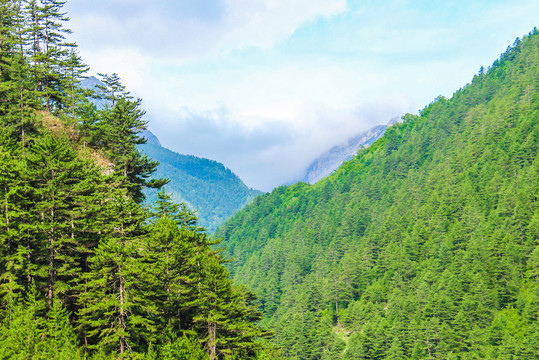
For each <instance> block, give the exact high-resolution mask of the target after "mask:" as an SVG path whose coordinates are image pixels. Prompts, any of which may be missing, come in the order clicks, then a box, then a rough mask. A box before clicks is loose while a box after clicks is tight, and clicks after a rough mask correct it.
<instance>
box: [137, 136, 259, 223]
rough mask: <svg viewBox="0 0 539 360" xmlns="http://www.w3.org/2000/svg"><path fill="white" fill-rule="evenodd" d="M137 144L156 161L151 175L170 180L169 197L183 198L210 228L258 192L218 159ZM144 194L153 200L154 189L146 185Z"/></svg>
mask: <svg viewBox="0 0 539 360" xmlns="http://www.w3.org/2000/svg"><path fill="white" fill-rule="evenodd" d="M138 148H139V150H141V151H142V152H143V153H144V154H146V155H147V156H148V157H149V158H151V159H153V160H156V161H158V162H159V165H158V166H157V170H156V172H155V173H154V175H153V176H154V177H156V178H168V179H169V180H170V182H169V183H168V184H167V185H166V186H165V190H166V192H167V193H170V195H171V198H172V200H174V201H175V202H178V203H180V202H184V203H186V204H187V205H188V207H189V208H190V209H191V210H193V211H196V212H197V216H198V218H199V220H200V225H202V226H204V227H205V228H207V229H208V231H209V232H212V231H214V230H215V228H216V227H217V226H219V225H221V224H222V223H223V222H224V221H225V220H226V219H228V218H229V217H230V216H232V215H233V214H234V213H235V212H236V211H237V210H239V209H241V208H242V207H243V206H245V205H246V204H247V203H249V202H250V201H251V200H252V199H253V198H254V197H255V196H257V195H259V194H261V192H260V191H257V190H253V189H249V188H248V187H247V186H246V185H245V184H244V183H243V182H242V181H241V179H240V178H239V177H238V176H237V175H236V174H234V173H233V172H232V171H230V170H229V169H227V168H226V167H225V166H224V165H223V164H221V163H219V162H217V161H213V160H209V159H204V158H199V157H196V156H192V155H181V154H178V153H176V152H174V151H171V150H169V149H166V148H164V147H162V146H160V145H158V144H155V143H146V144H142V145H139V146H138ZM145 194H146V196H147V198H148V199H149V200H154V199H155V198H156V195H157V191H156V190H152V189H147V190H146V192H145Z"/></svg>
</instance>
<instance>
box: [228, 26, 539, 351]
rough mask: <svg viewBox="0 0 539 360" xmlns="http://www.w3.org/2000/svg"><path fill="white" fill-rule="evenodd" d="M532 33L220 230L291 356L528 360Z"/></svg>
mask: <svg viewBox="0 0 539 360" xmlns="http://www.w3.org/2000/svg"><path fill="white" fill-rule="evenodd" d="M538 150H539V33H538V32H537V30H536V29H534V31H533V32H532V33H530V35H528V36H526V37H524V38H523V39H522V40H519V39H517V41H515V44H514V45H513V46H512V47H509V48H508V49H507V51H506V52H505V53H504V54H503V55H501V57H500V59H498V60H496V61H495V62H494V64H493V65H492V66H491V67H490V68H489V69H488V71H487V70H484V69H481V70H480V72H479V74H478V75H476V76H475V77H474V78H473V81H472V82H471V84H468V85H466V86H464V87H463V88H462V89H460V90H459V91H457V92H456V93H455V94H454V95H453V97H452V98H451V99H446V98H443V97H439V98H437V99H436V100H435V101H433V102H432V103H431V104H430V105H428V106H427V107H425V108H424V109H423V110H422V111H421V112H420V115H419V116H416V115H410V114H408V115H406V116H404V121H403V123H402V124H396V125H394V126H392V127H391V128H389V129H388V130H387V132H386V134H385V136H384V137H383V138H381V139H380V140H378V141H377V142H376V143H375V144H373V145H372V146H371V147H369V148H368V149H365V150H361V151H360V152H359V154H358V156H357V157H355V158H353V159H352V160H350V161H348V162H347V163H345V164H344V165H343V166H341V167H340V168H339V169H338V170H337V171H336V172H335V173H334V174H333V175H331V176H329V177H327V178H325V179H323V180H321V181H320V182H318V183H317V184H316V185H313V186H311V185H307V184H304V183H299V184H296V185H293V186H291V187H280V188H277V189H275V190H274V191H273V192H272V193H271V194H266V195H263V196H260V197H258V198H256V199H255V200H254V202H253V203H252V204H251V205H249V206H248V207H247V208H245V209H244V210H243V211H241V212H239V213H237V214H236V215H235V216H234V217H233V218H231V219H230V220H229V221H228V222H227V223H226V224H225V225H224V226H222V227H221V228H220V229H219V230H218V231H217V235H218V236H221V237H223V238H224V245H226V247H227V248H228V250H227V254H228V255H231V256H233V258H234V260H233V262H231V263H230V264H229V268H230V270H231V272H232V274H233V277H234V279H235V281H236V282H238V283H244V284H246V285H247V286H248V287H249V288H250V289H252V290H254V291H255V292H256V293H258V294H259V296H260V297H261V299H260V305H261V309H262V311H263V314H264V317H263V319H262V323H263V325H264V326H266V327H268V328H269V329H271V330H272V331H273V333H274V335H273V341H274V342H275V343H276V344H278V345H279V346H282V347H283V351H284V353H285V355H286V357H287V358H289V359H537V358H539V321H538V317H539V202H538V195H539V157H538Z"/></svg>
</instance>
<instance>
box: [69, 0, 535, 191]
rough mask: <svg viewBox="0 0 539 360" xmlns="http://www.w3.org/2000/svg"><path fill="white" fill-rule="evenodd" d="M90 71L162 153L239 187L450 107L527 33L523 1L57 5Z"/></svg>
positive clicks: (293, 170)
mask: <svg viewBox="0 0 539 360" xmlns="http://www.w3.org/2000/svg"><path fill="white" fill-rule="evenodd" d="M66 10H67V11H68V14H69V16H70V18H71V20H72V21H71V22H70V24H69V27H70V28H71V29H72V30H73V31H74V34H73V39H74V40H75V41H76V42H77V43H78V44H79V50H80V53H81V56H82V57H83V58H84V59H85V60H86V62H87V63H88V64H89V65H90V66H91V68H92V70H91V73H97V72H103V73H113V72H116V73H118V74H119V75H120V77H121V78H122V79H123V81H124V83H125V85H126V86H127V87H128V89H130V90H131V91H132V93H133V94H134V95H136V96H138V97H141V98H142V99H143V107H144V108H145V109H146V110H147V119H148V120H149V121H150V123H149V128H150V130H152V131H153V132H154V133H155V134H156V135H157V136H158V137H159V139H160V140H161V142H162V143H163V145H164V146H166V147H168V148H170V149H172V150H175V151H178V152H180V153H185V154H193V155H197V156H202V157H208V158H211V159H215V160H218V161H221V162H223V163H224V164H225V165H226V166H228V167H229V168H231V169H232V170H233V171H234V172H236V173H237V174H238V175H239V176H240V177H241V178H242V179H243V180H244V181H245V182H246V183H247V185H249V186H251V187H255V188H258V189H261V190H271V188H273V187H274V186H277V185H280V184H283V183H286V182H288V181H290V180H291V179H294V178H296V177H299V176H300V175H301V173H302V171H303V170H304V169H305V168H306V167H307V166H308V165H309V163H310V162H311V161H312V160H313V159H314V158H315V157H317V156H318V155H319V154H320V153H322V152H323V151H325V150H327V149H329V148H331V147H332V146H334V145H336V144H338V143H340V142H342V141H345V140H346V139H348V138H350V137H352V136H354V135H356V134H358V133H360V132H362V131H364V130H367V129H369V128H370V127H372V126H374V125H377V124H384V123H387V122H388V121H389V120H390V119H391V118H393V117H395V116H402V115H403V114H405V113H406V112H417V111H418V110H419V109H421V108H423V107H424V106H425V105H427V104H428V103H429V102H431V101H432V100H433V99H434V98H435V97H437V96H438V95H444V96H446V97H450V96H451V95H452V93H453V92H454V91H456V90H458V89H459V88H460V87H462V86H464V85H465V84H466V83H467V82H469V81H470V80H471V78H472V77H473V75H474V74H475V73H477V71H478V69H479V68H480V67H481V66H485V67H488V66H489V65H490V64H492V62H493V61H494V60H495V59H496V58H497V57H498V56H499V55H500V53H502V52H503V51H505V49H506V48H507V46H508V45H511V44H512V43H513V41H514V40H515V38H516V37H517V36H518V37H520V36H522V35H524V34H526V33H528V32H529V31H531V30H532V29H533V27H534V26H538V19H539V2H538V1H536V0H510V1H507V0H503V1H502V0H490V1H481V0H480V1H471V0H468V1H444V2H435V1H423V0H419V1H411V0H409V1H406V0H394V1H392V0H386V1H374V0H371V1H368V0H363V1H358V0H353V1H352V0H350V1H346V0H176V1H174V0H153V1H147V0H130V1H127V0H92V1H87V0H71V1H69V2H68V4H67V5H66Z"/></svg>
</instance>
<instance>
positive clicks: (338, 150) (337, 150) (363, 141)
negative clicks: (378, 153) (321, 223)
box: [300, 117, 400, 184]
mask: <svg viewBox="0 0 539 360" xmlns="http://www.w3.org/2000/svg"><path fill="white" fill-rule="evenodd" d="M399 121H400V118H399V117H395V118H392V119H391V120H390V121H389V122H388V123H387V124H386V125H377V126H375V127H373V128H371V129H369V130H367V131H365V132H363V133H361V134H358V135H356V136H354V137H352V138H350V139H348V140H347V141H346V142H344V143H342V144H340V145H337V146H334V147H332V148H331V149H329V150H328V151H326V152H325V153H323V154H322V155H320V156H319V157H317V158H316V159H315V160H314V161H313V162H312V163H311V164H310V165H309V167H307V170H306V171H305V175H304V176H303V178H301V180H300V181H303V182H306V183H309V184H314V183H316V182H317V181H318V180H321V179H323V178H325V177H326V176H328V175H329V174H331V173H332V172H333V171H334V170H336V169H337V168H338V167H339V166H341V165H342V163H343V162H345V161H347V160H350V159H351V158H352V157H354V156H355V155H356V154H357V152H358V150H359V149H360V148H362V147H364V148H366V147H368V146H369V145H371V144H372V143H374V142H375V141H376V140H378V139H379V138H380V137H382V135H384V133H385V131H386V129H387V128H388V127H390V126H391V125H393V124H395V123H397V122H399Z"/></svg>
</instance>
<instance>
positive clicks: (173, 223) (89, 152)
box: [0, 0, 270, 360]
mask: <svg viewBox="0 0 539 360" xmlns="http://www.w3.org/2000/svg"><path fill="white" fill-rule="evenodd" d="M64 4H65V0H0V14H1V17H0V19H1V24H0V124H1V126H0V358H2V359H79V358H85V359H86V358H88V359H90V358H98V359H108V358H110V359H117V358H122V359H211V360H213V359H265V358H267V356H269V354H270V350H266V346H265V345H264V341H263V340H262V339H263V337H264V336H265V335H266V332H265V331H263V330H261V329H260V328H259V327H258V326H257V325H256V321H257V320H258V319H259V317H260V312H259V311H258V309H257V306H256V304H255V300H256V297H255V295H254V294H253V293H252V292H250V291H249V290H247V289H246V288H245V287H243V286H236V285H233V283H232V280H231V278H230V275H229V272H228V271H227V270H226V268H225V267H224V263H225V262H226V259H225V257H224V256H223V255H222V251H221V250H219V245H218V242H217V241H214V240H212V239H210V238H209V237H208V236H207V235H206V231H205V229H204V228H202V227H200V226H199V225H198V222H197V218H196V216H195V214H194V213H193V212H191V211H189V210H188V209H187V208H186V206H185V205H183V204H175V203H174V202H172V201H171V199H170V195H169V194H167V193H166V192H165V191H160V192H158V193H157V195H156V200H155V201H154V202H153V203H151V204H150V205H149V206H143V205H142V204H143V203H144V198H145V196H144V191H145V189H156V191H157V189H159V188H161V187H162V186H163V185H164V184H165V183H166V182H167V181H168V180H167V179H162V178H155V177H154V178H151V175H152V173H153V172H154V171H155V169H156V166H157V162H155V161H153V160H151V159H149V158H148V157H147V156H145V155H141V154H140V153H139V152H138V151H137V149H136V146H138V145H141V144H142V143H144V141H145V140H144V138H143V137H142V136H141V135H140V134H141V132H142V131H143V130H144V129H145V128H146V122H145V121H144V110H143V109H142V108H141V106H142V103H141V100H140V99H137V98H134V97H133V96H132V95H131V94H130V93H129V91H127V90H126V88H125V87H124V86H123V85H122V83H121V80H120V78H119V77H118V75H116V74H112V75H107V74H102V75H101V78H102V83H103V86H102V89H101V90H102V91H101V93H100V94H96V93H95V92H94V93H92V91H89V90H88V89H84V88H82V87H81V86H80V84H81V81H82V80H83V78H84V76H85V73H86V72H87V71H88V67H87V66H86V65H85V64H84V63H83V61H82V60H81V59H80V56H79V55H78V53H77V46H76V44H73V43H70V42H69V41H68V39H69V33H70V30H69V29H68V27H67V25H68V17H67V15H66V14H65V12H64V11H63V10H62V9H63V6H64ZM95 96H99V97H101V98H102V100H104V101H103V102H102V103H103V104H105V105H103V106H96V103H95V101H92V97H95Z"/></svg>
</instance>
